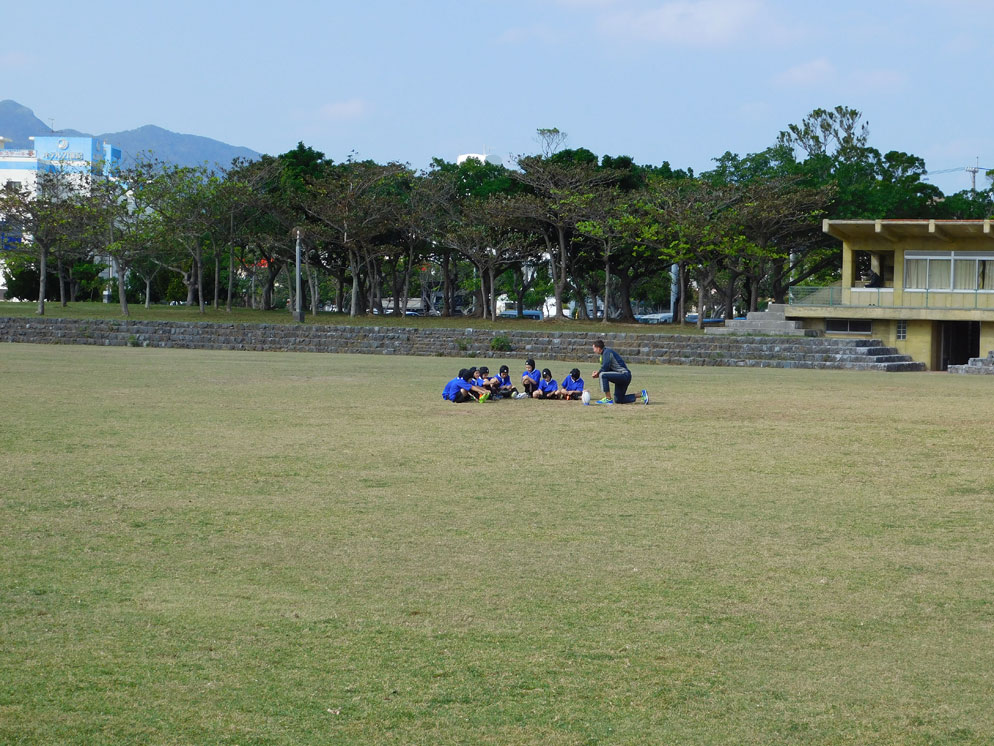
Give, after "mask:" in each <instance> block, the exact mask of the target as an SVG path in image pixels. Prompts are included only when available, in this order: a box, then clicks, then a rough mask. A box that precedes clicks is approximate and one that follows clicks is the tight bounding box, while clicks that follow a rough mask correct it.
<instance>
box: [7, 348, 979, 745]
mask: <svg viewBox="0 0 994 746" xmlns="http://www.w3.org/2000/svg"><path fill="white" fill-rule="evenodd" d="M539 364H540V366H541V365H542V361H539ZM458 367H460V361H458V360H443V359H437V358H400V357H374V356H346V355H313V354H312V355H307V354H276V353H226V352H193V351H185V350H152V349H131V348H87V347H56V346H53V347H47V346H35V345H0V377H2V379H0V380H2V381H3V389H2V391H3V394H2V395H3V407H2V415H0V743H4V744H8V743H10V744H20V743H30V744H59V743H72V744H131V743H135V744H137V743H141V744H146V743H148V744H190V743H198V744H200V743H204V744H207V743H210V744H215V743H219V744H242V745H243V746H244V745H245V744H329V743H335V744H340V743H344V744H415V743H416V744H457V743H459V744H662V743H667V744H669V743H673V744H676V743H680V744H683V743H689V744H922V745H924V744H964V743H966V744H989V743H991V742H992V741H994V708H992V706H991V703H992V701H994V646H992V645H991V639H992V633H994V588H992V582H991V581H992V577H994V546H992V544H994V472H992V470H991V467H990V455H989V450H990V448H989V443H990V442H991V440H992V436H991V424H992V422H994V395H992V389H991V385H992V383H994V382H992V381H990V380H988V379H986V378H984V377H970V376H952V375H945V374H898V375H886V374H880V373H866V374H862V373H847V372H828V371H797V370H773V369H758V370H752V369H749V370H745V369H726V368H683V367H651V366H637V367H636V369H635V376H636V378H635V381H636V383H637V384H641V385H645V386H647V387H648V388H649V389H650V392H651V393H652V396H653V401H652V403H651V404H650V406H649V407H642V406H629V407H621V406H615V407H583V406H581V405H579V404H576V403H559V402H539V401H502V402H494V403H487V404H483V405H477V404H473V405H461V406H457V405H452V404H448V403H446V402H443V401H442V400H441V398H440V393H441V389H442V386H443V384H444V382H445V381H446V380H448V379H449V378H451V377H452V375H454V372H455V369H457V368H458ZM491 367H493V365H491ZM520 367H521V364H520V361H519V360H516V359H515V360H513V361H512V371H515V372H518V371H519V370H520ZM550 367H551V368H552V369H553V372H554V373H555V374H556V376H557V377H559V376H561V375H562V374H563V373H564V372H565V371H567V370H568V369H569V368H570V367H572V364H570V363H555V364H553V365H551V366H550ZM580 367H581V369H582V370H583V371H584V372H585V374H588V372H589V370H590V369H591V368H592V367H593V366H592V362H591V361H590V360H587V361H583V362H581V365H580ZM590 383H592V381H590V380H588V385H589V384H590ZM639 387H641V386H639Z"/></svg>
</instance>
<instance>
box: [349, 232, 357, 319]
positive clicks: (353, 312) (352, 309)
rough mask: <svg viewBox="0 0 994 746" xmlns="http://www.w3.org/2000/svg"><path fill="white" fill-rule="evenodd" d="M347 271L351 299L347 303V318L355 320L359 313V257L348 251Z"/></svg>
mask: <svg viewBox="0 0 994 746" xmlns="http://www.w3.org/2000/svg"><path fill="white" fill-rule="evenodd" d="M349 269H350V270H351V272H352V298H351V299H350V302H349V316H351V317H352V318H355V317H356V316H357V315H358V313H359V308H358V306H359V257H358V256H357V255H356V252H355V251H352V250H351V249H349Z"/></svg>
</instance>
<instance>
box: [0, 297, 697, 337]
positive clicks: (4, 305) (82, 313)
mask: <svg viewBox="0 0 994 746" xmlns="http://www.w3.org/2000/svg"><path fill="white" fill-rule="evenodd" d="M37 310H38V304H37V303H15V302H13V301H7V302H3V301H0V316H16V317H21V318H23V317H34V316H35V315H36V312H37ZM128 311H129V314H130V315H129V316H128V318H129V319H132V320H136V321H152V320H164V321H207V322H216V323H236V324H292V323H294V321H293V317H292V316H291V315H290V312H289V311H286V310H282V311H260V310H257V309H252V308H233V309H232V310H231V311H230V312H228V311H225V310H224V308H221V309H219V310H217V311H215V310H214V309H213V308H212V307H210V306H208V307H207V310H206V312H205V313H203V314H201V313H200V310H199V309H198V308H197V307H196V306H193V307H190V306H166V305H155V306H152V307H151V308H148V309H146V308H145V306H143V305H141V304H139V303H132V304H129V306H128ZM45 316H47V317H50V318H68V319H123V318H125V317H123V316H122V315H121V307H120V306H119V305H118V304H116V303H69V304H67V305H66V306H65V307H63V306H61V305H60V304H59V303H57V302H52V301H49V302H47V303H46V304H45ZM304 323H307V324H336V325H337V324H348V325H351V326H417V327H421V328H427V329H431V328H442V329H453V328H454V329H461V328H464V327H466V326H472V327H473V328H474V329H521V330H528V331H538V330H542V331H550V330H552V331H567V330H577V331H592V332H596V331H602V330H603V331H604V332H605V334H610V333H619V332H639V333H645V332H660V333H670V334H673V333H680V334H698V333H700V331H699V330H698V329H697V327H696V326H694V325H693V324H684V325H682V326H681V325H679V324H677V325H676V326H673V325H671V324H664V325H661V326H659V325H655V326H650V325H646V324H619V323H615V322H611V323H609V324H607V325H605V324H604V322H602V321H580V320H577V319H570V320H559V319H546V320H544V321H532V320H530V319H499V320H498V321H496V322H493V321H484V320H483V319H479V318H473V317H471V316H456V317H452V318H444V319H443V318H439V317H405V316H393V315H386V316H379V315H373V314H370V315H368V316H355V317H350V316H349V315H348V314H346V313H325V312H323V311H322V312H321V313H319V314H318V315H317V316H312V315H311V314H310V313H307V314H306V315H305V322H304Z"/></svg>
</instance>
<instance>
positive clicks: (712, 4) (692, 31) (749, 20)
mask: <svg viewBox="0 0 994 746" xmlns="http://www.w3.org/2000/svg"><path fill="white" fill-rule="evenodd" d="M765 11H766V7H765V4H764V2H763V1H762V0H672V1H671V2H666V3H663V4H662V5H660V6H659V7H658V8H655V9H652V10H646V11H642V12H639V13H631V12H625V13H617V14H615V15H613V16H608V17H605V18H603V19H602V22H601V25H602V27H603V28H604V30H605V31H607V32H609V33H611V34H614V35H617V36H622V37H629V38H636V39H646V40H650V41H663V42H671V43H676V44H686V45H689V46H718V45H724V44H728V43H731V42H734V41H737V40H739V39H742V38H746V37H747V36H748V35H749V34H750V32H751V31H752V30H754V29H757V28H758V27H759V26H760V25H761V22H763V21H764V18H763V16H764V15H765Z"/></svg>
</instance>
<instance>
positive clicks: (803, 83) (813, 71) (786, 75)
mask: <svg viewBox="0 0 994 746" xmlns="http://www.w3.org/2000/svg"><path fill="white" fill-rule="evenodd" d="M835 77H836V72H835V66H834V65H832V63H831V62H829V61H828V59H826V58H825V57H819V58H818V59H816V60H811V61H809V62H804V63H801V64H800V65H795V66H794V67H792V68H790V69H789V70H785V71H784V72H782V73H780V75H778V76H777V77H776V82H777V83H779V84H780V85H784V86H792V87H798V88H814V87H823V86H825V85H826V84H828V83H830V82H832V81H833V80H834V79H835Z"/></svg>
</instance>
